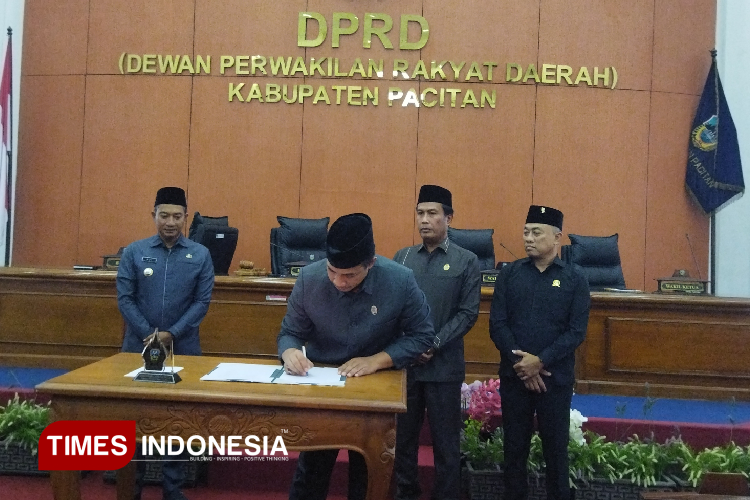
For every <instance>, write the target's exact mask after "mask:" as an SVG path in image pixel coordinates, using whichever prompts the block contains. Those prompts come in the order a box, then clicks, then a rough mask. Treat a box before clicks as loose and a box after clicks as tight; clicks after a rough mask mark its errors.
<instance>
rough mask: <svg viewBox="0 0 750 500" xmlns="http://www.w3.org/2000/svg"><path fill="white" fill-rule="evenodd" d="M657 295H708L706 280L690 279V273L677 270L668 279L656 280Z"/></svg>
mask: <svg viewBox="0 0 750 500" xmlns="http://www.w3.org/2000/svg"><path fill="white" fill-rule="evenodd" d="M656 281H657V282H658V283H659V290H658V291H659V293H684V294H691V295H709V293H708V283H709V281H708V280H702V279H696V278H691V277H690V273H688V272H687V271H686V270H684V269H678V270H677V271H675V272H674V274H673V275H672V276H671V277H669V278H657V279H656Z"/></svg>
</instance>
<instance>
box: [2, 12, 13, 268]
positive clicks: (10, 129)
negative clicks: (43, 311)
mask: <svg viewBox="0 0 750 500" xmlns="http://www.w3.org/2000/svg"><path fill="white" fill-rule="evenodd" d="M12 40H13V28H11V27H10V26H8V47H12V45H11V42H12ZM9 53H10V54H11V64H10V70H11V71H10V78H9V79H8V80H9V82H10V109H9V110H8V133H9V138H8V172H7V181H6V183H5V186H6V188H5V203H7V204H8V220H7V221H6V223H5V261H4V264H5V266H9V265H10V236H11V235H10V230H11V220H12V219H13V217H12V216H11V213H12V211H13V200H12V199H11V194H12V193H13V188H12V186H13V59H12V57H13V55H12V49H11V51H10V52H9Z"/></svg>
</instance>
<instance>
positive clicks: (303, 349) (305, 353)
mask: <svg viewBox="0 0 750 500" xmlns="http://www.w3.org/2000/svg"><path fill="white" fill-rule="evenodd" d="M302 355H303V356H304V357H307V349H305V346H302ZM306 376H307V373H305V377H306Z"/></svg>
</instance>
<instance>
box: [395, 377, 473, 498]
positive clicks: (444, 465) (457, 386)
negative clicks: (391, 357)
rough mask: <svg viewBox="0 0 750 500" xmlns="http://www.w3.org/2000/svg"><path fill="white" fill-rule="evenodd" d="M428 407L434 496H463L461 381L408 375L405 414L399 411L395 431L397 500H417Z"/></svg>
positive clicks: (419, 491)
mask: <svg viewBox="0 0 750 500" xmlns="http://www.w3.org/2000/svg"><path fill="white" fill-rule="evenodd" d="M425 409H426V410H427V419H428V421H429V423H430V434H431V435H432V447H433V448H432V449H433V456H434V459H435V482H434V484H433V488H432V498H433V499H436V500H437V499H440V500H458V499H459V497H460V495H461V444H460V440H461V382H419V381H417V380H414V377H413V374H412V372H411V371H409V373H408V377H407V395H406V413H399V414H398V417H397V422H398V427H397V430H396V459H395V463H394V468H393V470H394V474H395V476H396V485H397V490H396V496H395V497H394V498H395V500H417V499H418V498H419V496H420V494H421V492H422V490H421V488H420V487H419V479H418V477H417V473H418V469H419V467H418V464H417V458H418V454H419V433H420V432H421V430H422V424H423V422H424V414H425Z"/></svg>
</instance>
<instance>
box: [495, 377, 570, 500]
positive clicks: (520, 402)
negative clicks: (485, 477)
mask: <svg viewBox="0 0 750 500" xmlns="http://www.w3.org/2000/svg"><path fill="white" fill-rule="evenodd" d="M500 397H501V398H502V411H503V432H504V441H503V442H504V452H505V476H504V480H505V497H504V498H505V500H526V498H528V492H529V485H528V471H527V469H526V461H527V460H528V458H529V448H530V446H531V435H532V433H533V431H534V414H535V413H536V419H537V424H538V427H539V435H540V437H541V438H542V449H543V453H544V463H545V468H546V486H547V499H548V500H570V486H569V483H568V440H569V432H570V431H569V428H570V402H571V399H572V398H573V385H572V384H571V385H553V384H551V383H547V392H543V393H540V394H538V393H535V392H532V391H529V390H527V389H526V387H524V385H523V382H522V381H521V380H520V379H518V378H515V377H513V378H510V377H503V378H502V380H501V381H500Z"/></svg>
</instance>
